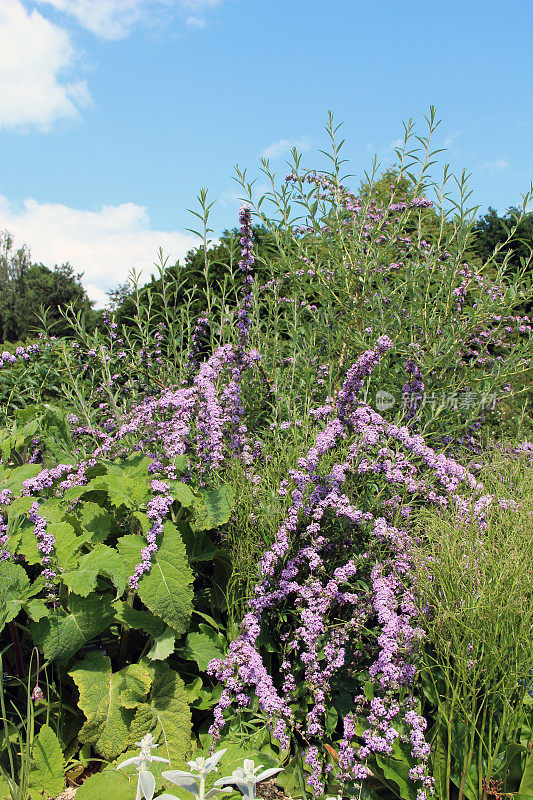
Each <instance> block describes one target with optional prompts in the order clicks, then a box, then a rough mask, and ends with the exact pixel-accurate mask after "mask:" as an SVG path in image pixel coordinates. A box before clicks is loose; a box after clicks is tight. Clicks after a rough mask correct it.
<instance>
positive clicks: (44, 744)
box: [29, 725, 65, 800]
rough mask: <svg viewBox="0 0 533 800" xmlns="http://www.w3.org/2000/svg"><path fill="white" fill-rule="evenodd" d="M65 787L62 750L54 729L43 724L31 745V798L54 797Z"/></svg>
mask: <svg viewBox="0 0 533 800" xmlns="http://www.w3.org/2000/svg"><path fill="white" fill-rule="evenodd" d="M64 788H65V769H64V763H63V752H62V750H61V745H60V743H59V740H58V738H57V736H56V735H55V733H54V731H53V730H52V728H51V727H50V726H49V725H43V726H42V727H41V729H40V731H39V733H38V734H37V736H36V738H35V742H34V746H33V764H32V767H31V769H30V780H29V791H30V796H31V798H32V800H34V799H35V800H37V799H38V798H42V797H43V795H44V796H45V797H56V796H57V795H58V794H60V792H62V791H63V789H64Z"/></svg>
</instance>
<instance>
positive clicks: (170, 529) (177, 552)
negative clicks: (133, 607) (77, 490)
mask: <svg viewBox="0 0 533 800" xmlns="http://www.w3.org/2000/svg"><path fill="white" fill-rule="evenodd" d="M158 544H159V550H158V551H157V553H156V554H155V555H154V556H153V558H152V566H151V569H150V572H148V573H147V574H145V575H143V577H142V578H141V580H140V581H139V597H140V598H141V600H142V602H143V603H144V605H145V606H146V607H147V608H148V609H149V610H150V611H151V612H152V613H153V614H155V615H156V616H157V617H160V618H161V619H162V620H164V621H165V622H166V623H167V625H170V627H171V628H172V629H173V630H174V631H176V633H184V632H185V631H186V630H187V628H188V625H189V620H190V618H191V613H192V599H193V592H192V583H193V577H194V576H193V574H192V571H191V568H190V566H189V564H188V562H187V557H186V555H185V546H184V544H183V540H182V538H181V536H180V534H179V532H178V530H177V528H176V526H175V525H173V524H172V523H171V522H165V523H164V526H163V535H162V537H161V540H160V542H159V543H158ZM117 546H118V549H119V552H120V554H121V556H123V558H124V560H125V561H126V563H127V564H128V566H131V563H132V561H133V564H136V563H138V562H139V561H140V560H141V549H142V547H143V546H144V543H143V539H142V538H141V537H139V536H123V537H122V539H120V540H119V541H118V545H117Z"/></svg>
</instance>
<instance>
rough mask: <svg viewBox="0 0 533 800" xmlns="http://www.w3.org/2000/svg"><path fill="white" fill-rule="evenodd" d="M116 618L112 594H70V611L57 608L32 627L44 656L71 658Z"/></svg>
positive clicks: (34, 636) (63, 659)
mask: <svg viewBox="0 0 533 800" xmlns="http://www.w3.org/2000/svg"><path fill="white" fill-rule="evenodd" d="M114 618H115V610H114V608H113V606H112V605H111V596H110V595H109V594H102V595H97V594H91V595H89V596H88V597H78V596H77V595H75V594H71V595H70V597H69V608H68V612H65V611H63V610H58V611H56V612H54V614H53V615H51V616H49V617H47V618H45V619H41V620H39V622H34V623H33V624H32V626H31V630H32V634H33V638H34V640H35V644H36V645H37V647H38V648H39V649H40V650H41V651H42V652H43V655H44V656H45V658H49V659H50V660H52V659H55V660H57V661H68V659H69V658H71V657H72V656H73V655H74V654H75V653H77V651H78V650H79V649H80V647H82V646H83V645H84V644H85V643H86V642H88V641H90V640H91V639H93V638H94V637H95V636H98V634H100V633H102V631H104V630H105V629H106V628H108V627H109V626H110V625H111V623H112V622H113V620H114Z"/></svg>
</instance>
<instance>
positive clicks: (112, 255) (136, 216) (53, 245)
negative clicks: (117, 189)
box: [0, 195, 197, 306]
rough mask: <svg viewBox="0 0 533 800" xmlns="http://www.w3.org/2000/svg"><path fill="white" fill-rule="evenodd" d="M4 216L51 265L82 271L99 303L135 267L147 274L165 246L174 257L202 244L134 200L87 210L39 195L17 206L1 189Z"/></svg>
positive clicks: (18, 238) (19, 238) (21, 239)
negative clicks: (155, 219) (164, 226)
mask: <svg viewBox="0 0 533 800" xmlns="http://www.w3.org/2000/svg"><path fill="white" fill-rule="evenodd" d="M0 216H1V219H2V227H4V228H6V229H7V230H8V231H9V232H10V233H12V234H13V236H14V238H15V244H16V246H18V247H19V246H21V245H22V244H26V245H27V246H28V247H29V248H30V250H31V254H32V258H33V259H34V260H35V261H42V263H43V264H46V265H47V266H50V267H52V266H54V264H62V263H65V262H67V261H68V262H69V263H70V264H72V266H73V267H74V268H75V269H76V270H80V271H83V273H84V277H83V279H82V282H83V284H84V286H85V288H86V290H87V292H88V294H89V297H91V299H93V300H95V301H96V302H97V303H98V304H99V305H100V306H101V305H102V304H103V300H104V299H105V292H106V290H107V289H111V288H113V287H114V286H116V285H117V284H118V283H122V282H124V281H125V280H126V279H127V277H128V274H129V272H130V271H131V269H132V268H133V269H136V270H142V273H143V277H144V278H145V279H148V278H149V276H150V274H151V273H152V272H153V271H154V270H155V268H154V261H155V260H156V256H157V251H158V249H159V248H160V247H161V248H162V249H163V252H164V253H165V255H169V256H170V259H171V261H172V262H174V261H175V260H177V259H183V258H184V256H185V254H186V253H187V251H188V250H190V249H191V248H192V247H195V246H196V245H197V238H196V237H195V236H193V235H192V234H189V233H182V232H181V231H161V230H157V229H155V228H153V227H152V225H151V223H150V219H149V216H148V213H147V210H146V208H144V206H139V205H136V204H135V203H121V204H120V205H116V206H104V207H103V208H101V209H100V210H98V211H87V210H83V209H76V208H70V207H69V206H65V205H62V204H59V203H41V202H39V201H37V200H34V199H28V200H25V201H24V203H23V204H22V205H21V206H17V205H15V204H13V203H10V202H9V200H8V198H6V197H3V196H2V195H0Z"/></svg>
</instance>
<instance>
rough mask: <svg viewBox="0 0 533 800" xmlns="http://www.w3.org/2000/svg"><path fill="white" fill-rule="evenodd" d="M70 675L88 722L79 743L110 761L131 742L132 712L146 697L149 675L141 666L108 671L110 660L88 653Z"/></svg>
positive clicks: (97, 654)
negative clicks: (91, 746)
mask: <svg viewBox="0 0 533 800" xmlns="http://www.w3.org/2000/svg"><path fill="white" fill-rule="evenodd" d="M69 674H70V676H71V677H72V679H73V680H74V683H75V684H76V686H77V687H78V690H79V693H80V699H79V707H80V708H81V710H82V711H83V713H84V714H85V716H86V718H87V721H86V722H85V724H84V726H83V727H82V729H81V731H80V732H79V734H78V737H79V740H80V742H82V744H91V745H93V747H94V749H95V751H96V752H97V753H98V754H99V755H101V756H102V757H103V758H105V759H107V760H109V761H111V760H113V759H114V758H116V757H117V756H119V755H120V753H122V752H124V750H126V748H127V747H128V745H129V744H130V743H131V737H130V727H131V723H132V720H133V717H134V710H133V709H135V708H136V706H137V705H138V703H140V702H141V701H142V700H143V698H144V697H145V696H146V695H147V694H148V692H149V690H150V686H151V682H152V681H151V676H150V675H149V673H148V671H147V670H146V669H145V668H143V666H141V665H140V664H131V665H130V666H129V667H125V668H124V669H122V670H120V671H119V672H117V673H114V674H113V673H112V672H111V659H110V658H108V657H107V656H103V655H102V654H101V653H88V654H87V656H85V658H84V660H83V661H82V662H80V663H79V664H78V665H77V666H76V668H75V669H73V670H71V671H70V673H69Z"/></svg>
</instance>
